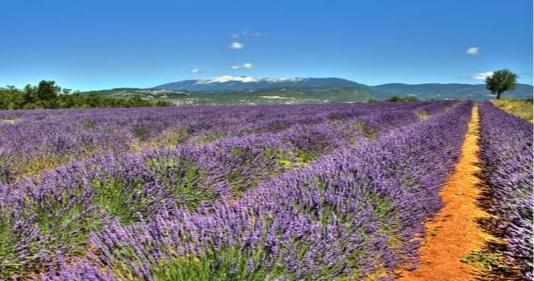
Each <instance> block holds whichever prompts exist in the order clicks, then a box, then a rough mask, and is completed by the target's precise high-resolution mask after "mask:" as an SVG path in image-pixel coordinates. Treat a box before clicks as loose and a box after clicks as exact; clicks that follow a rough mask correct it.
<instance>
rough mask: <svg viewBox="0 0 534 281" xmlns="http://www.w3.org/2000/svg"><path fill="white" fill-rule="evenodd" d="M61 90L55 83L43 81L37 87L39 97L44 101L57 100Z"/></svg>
mask: <svg viewBox="0 0 534 281" xmlns="http://www.w3.org/2000/svg"><path fill="white" fill-rule="evenodd" d="M60 91H61V88H60V87H58V86H56V82H55V81H51V80H49V81H46V80H42V81H41V82H39V86H37V97H38V98H39V100H42V101H51V100H54V99H56V98H57V95H58V93H59V92H60Z"/></svg>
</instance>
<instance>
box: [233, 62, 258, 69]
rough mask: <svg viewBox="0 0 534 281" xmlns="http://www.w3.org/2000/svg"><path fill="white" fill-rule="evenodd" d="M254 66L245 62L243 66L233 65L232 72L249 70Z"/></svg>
mask: <svg viewBox="0 0 534 281" xmlns="http://www.w3.org/2000/svg"><path fill="white" fill-rule="evenodd" d="M253 67H254V65H253V64H252V63H250V62H246V63H244V64H235V65H232V69H234V70H237V69H251V68H253Z"/></svg>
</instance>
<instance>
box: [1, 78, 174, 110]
mask: <svg viewBox="0 0 534 281" xmlns="http://www.w3.org/2000/svg"><path fill="white" fill-rule="evenodd" d="M169 105H171V104H170V103H168V102H165V101H157V102H152V101H148V100H146V99H144V98H142V97H140V96H134V97H128V98H115V97H107V96H104V95H100V94H97V93H90V94H81V93H79V92H74V93H72V91H71V90H69V89H61V87H59V86H57V85H56V83H55V82H54V81H45V80H43V81H41V82H39V85H38V86H32V85H26V86H25V87H24V89H17V88H15V87H13V86H8V87H6V88H0V109H36V108H71V107H145V106H169Z"/></svg>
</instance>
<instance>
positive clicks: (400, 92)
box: [371, 83, 533, 100]
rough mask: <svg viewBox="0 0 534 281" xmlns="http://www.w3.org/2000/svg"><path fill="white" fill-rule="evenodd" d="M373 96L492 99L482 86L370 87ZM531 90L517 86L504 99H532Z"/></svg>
mask: <svg viewBox="0 0 534 281" xmlns="http://www.w3.org/2000/svg"><path fill="white" fill-rule="evenodd" d="M371 89H372V91H373V93H374V95H375V96H376V97H377V98H378V99H387V98H389V97H392V96H414V97H417V98H418V99H420V100H429V99H472V100H486V99H491V98H494V97H495V96H494V95H492V94H491V93H490V92H489V91H488V90H487V89H486V85H484V84H477V85H472V84H459V83H451V84H438V83H430V84H416V85H411V84H402V83H391V84H383V85H378V86H371ZM532 91H533V88H532V86H531V85H527V84H518V85H517V87H516V89H515V90H512V91H508V92H505V93H504V94H503V96H504V97H511V98H520V99H528V98H532Z"/></svg>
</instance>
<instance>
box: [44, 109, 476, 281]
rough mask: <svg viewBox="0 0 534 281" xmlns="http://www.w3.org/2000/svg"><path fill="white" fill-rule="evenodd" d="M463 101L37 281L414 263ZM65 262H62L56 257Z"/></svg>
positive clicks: (336, 274) (166, 212) (331, 274)
mask: <svg viewBox="0 0 534 281" xmlns="http://www.w3.org/2000/svg"><path fill="white" fill-rule="evenodd" d="M470 109H471V104H469V103H463V104H460V105H458V106H456V107H454V108H452V109H450V110H449V111H448V112H446V113H442V114H438V115H437V116H434V117H432V118H430V119H429V120H428V121H427V122H416V123H414V124H412V125H408V126H405V127H402V128H400V129H396V130H393V131H392V132H390V133H386V134H385V135H384V136H381V137H380V138H378V139H377V140H375V141H374V142H366V143H362V144H361V145H359V146H357V147H356V148H346V149H343V150H341V151H338V152H336V153H334V154H332V155H330V156H325V157H323V158H321V159H320V160H319V161H317V162H314V163H313V164H312V165H310V166H308V167H305V168H299V169H296V170H293V171H291V172H288V173H285V174H283V175H281V176H279V177H275V178H273V179H272V180H270V181H268V182H265V183H262V184H260V186H258V187H257V188H256V189H253V190H250V191H249V192H247V193H246V195H245V196H243V197H242V198H240V199H239V200H237V201H234V200H223V201H218V202H217V203H215V204H214V205H212V206H209V207H205V208H204V207H202V206H201V207H200V208H198V209H197V210H196V211H189V210H186V209H179V210H176V209H166V208H165V206H162V208H161V209H160V211H159V212H158V213H157V214H156V217H155V218H154V219H151V220H146V221H142V222H140V223H135V224H132V225H129V226H124V225H122V224H120V223H119V222H115V223H112V224H111V225H110V226H109V227H108V228H106V229H104V230H101V231H96V232H94V233H93V234H92V235H90V238H89V239H90V241H91V246H90V251H89V252H88V253H87V254H86V255H85V257H84V258H81V259H78V260H75V261H70V262H64V263H62V265H61V266H60V268H59V269H58V268H55V267H53V268H51V269H50V270H49V272H48V273H47V274H44V275H42V276H41V277H42V278H43V280H123V279H145V280H332V279H335V278H342V277H350V278H352V279H356V280H358V279H362V278H363V277H365V276H367V275H369V274H371V273H373V272H376V271H384V272H392V271H393V270H394V269H395V268H397V267H399V266H401V265H404V264H406V263H411V264H412V265H415V262H416V251H415V250H416V248H417V247H418V246H419V244H418V242H416V241H415V240H414V239H413V238H414V237H415V235H416V234H418V233H421V232H422V231H423V230H424V227H423V223H424V220H425V219H427V218H428V217H430V216H432V215H433V214H434V213H435V212H436V211H437V210H438V209H439V208H440V206H441V201H440V197H439V191H440V188H441V185H442V184H443V183H444V182H445V181H446V179H447V176H448V173H449V172H450V171H451V170H452V168H453V166H454V163H455V161H456V160H457V158H458V156H459V154H460V147H461V143H462V140H463V137H464V135H465V132H466V130H467V122H468V120H469V116H470ZM59 260H61V259H59Z"/></svg>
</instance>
